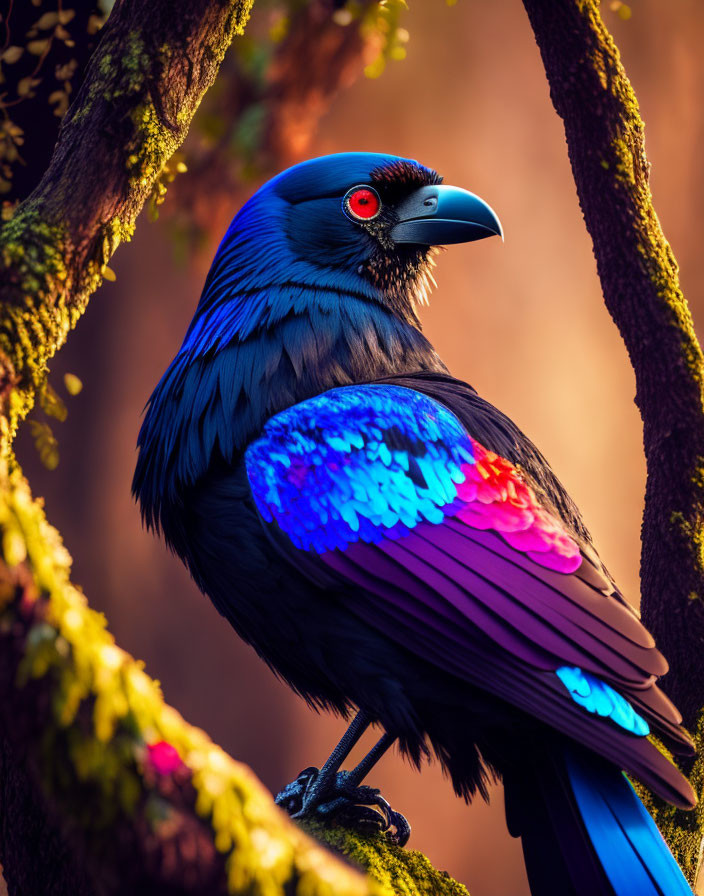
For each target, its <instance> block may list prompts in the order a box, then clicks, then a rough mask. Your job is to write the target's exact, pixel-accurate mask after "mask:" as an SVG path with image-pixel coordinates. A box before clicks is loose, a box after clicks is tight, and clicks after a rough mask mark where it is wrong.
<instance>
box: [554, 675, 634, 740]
mask: <svg viewBox="0 0 704 896" xmlns="http://www.w3.org/2000/svg"><path fill="white" fill-rule="evenodd" d="M556 675H557V677H558V678H559V679H560V681H561V682H562V683H563V684H564V686H565V687H566V688H567V690H568V691H569V692H570V696H571V697H572V699H573V700H574V701H575V703H579V705H580V706H583V707H584V708H585V709H586V710H587V712H591V713H595V714H596V715H598V716H603V717H605V718H609V719H611V721H612V722H615V723H616V724H617V725H619V726H620V727H621V728H625V729H626V731H630V732H631V733H632V734H637V735H638V736H639V737H645V736H646V735H648V734H650V726H649V725H648V723H647V722H646V721H645V719H644V718H643V717H642V716H639V715H638V713H637V712H636V711H635V709H633V707H632V706H631V704H630V703H629V702H628V700H626V699H625V697H622V696H621V694H619V693H618V692H617V691H615V690H614V689H613V688H612V687H611V686H610V685H608V684H606V682H604V681H601V680H600V679H599V678H596V677H595V676H594V675H590V674H589V672H584V671H583V670H582V669H580V668H578V667H577V666H561V667H560V668H559V669H557V670H556Z"/></svg>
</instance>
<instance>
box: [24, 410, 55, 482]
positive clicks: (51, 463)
mask: <svg viewBox="0 0 704 896" xmlns="http://www.w3.org/2000/svg"><path fill="white" fill-rule="evenodd" d="M29 427H30V430H31V432H32V437H33V439H34V447H35V448H36V449H37V452H38V453H39V460H40V461H41V462H42V463H43V464H44V466H45V467H46V468H47V470H55V469H56V468H57V467H58V465H59V443H58V442H57V441H56V437H55V436H54V433H53V432H52V431H51V427H50V426H49V424H48V423H39V421H37V420H30V421H29Z"/></svg>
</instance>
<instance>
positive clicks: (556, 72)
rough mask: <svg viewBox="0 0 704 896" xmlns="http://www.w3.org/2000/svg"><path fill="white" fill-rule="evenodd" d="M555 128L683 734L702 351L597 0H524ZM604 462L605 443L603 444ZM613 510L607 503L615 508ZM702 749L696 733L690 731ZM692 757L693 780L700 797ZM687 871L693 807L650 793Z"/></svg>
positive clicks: (701, 543) (700, 692) (695, 545)
mask: <svg viewBox="0 0 704 896" xmlns="http://www.w3.org/2000/svg"><path fill="white" fill-rule="evenodd" d="M523 2H524V6H525V8H526V11H527V12H528V16H529V19H530V22H531V25H532V27H533V31H534V33H535V37H536V40H537V43H538V47H539V48H540V53H541V55H542V58H543V63H544V65H545V72H546V74H547V78H548V83H549V85H550V96H551V98H552V101H553V104H554V106H555V109H556V111H557V113H558V115H559V116H560V117H561V118H562V120H563V122H564V125H565V135H566V137H567V148H568V151H569V157H570V162H571V164H572V171H573V174H574V179H575V183H576V185H577V193H578V195H579V201H580V204H581V207H582V211H583V213H584V220H585V223H586V225H587V229H588V231H589V233H590V235H591V238H592V243H593V247H594V256H595V258H596V263H597V269H598V272H599V277H600V279H601V285H602V289H603V293H604V301H605V303H606V307H607V308H608V310H609V313H610V314H611V316H612V318H613V319H614V322H615V323H616V326H617V327H618V329H619V332H620V333H621V336H622V338H623V341H624V343H625V345H626V349H627V350H628V354H629V357H630V359H631V363H632V365H633V371H634V373H635V379H636V404H637V405H638V408H639V410H640V413H641V417H642V420H643V445H644V448H645V457H646V462H647V470H648V478H647V485H646V494H645V513H644V516H643V527H642V554H641V611H642V614H643V620H644V622H645V624H646V625H647V627H648V628H649V629H650V631H651V632H652V633H653V635H654V636H655V639H656V641H657V643H658V646H659V647H660V648H661V649H662V651H663V653H664V654H665V656H666V657H667V659H668V661H669V663H670V672H669V673H668V674H667V675H666V676H665V678H664V679H663V688H664V689H665V690H666V691H667V693H668V694H669V696H670V697H671V698H672V699H673V700H674V702H675V703H676V704H677V706H678V707H679V708H680V710H681V711H682V714H683V717H684V721H685V724H686V725H687V726H689V727H690V728H691V729H694V730H695V731H696V728H697V725H698V724H701V723H700V721H699V720H700V718H701V714H702V708H703V707H704V665H703V664H702V662H701V652H702V648H704V401H703V397H704V359H703V358H702V352H701V348H700V346H699V343H698V342H697V338H696V336H695V333H694V327H693V324H692V318H691V315H690V313H689V308H688V307H687V303H686V302H685V299H684V296H683V295H682V292H681V290H680V286H679V278H678V274H677V263H676V261H675V258H674V255H673V253H672V249H671V248H670V246H669V244H668V242H667V240H666V239H665V237H664V235H663V232H662V230H661V228H660V223H659V221H658V218H657V215H656V214H655V209H654V208H653V201H652V196H651V193H650V187H649V183H648V180H649V170H650V166H649V163H648V159H647V157H646V155H645V144H644V127H643V121H642V120H641V117H640V112H639V109H638V103H637V101H636V97H635V94H634V92H633V88H632V87H631V84H630V82H629V81H628V78H627V77H626V73H625V71H624V69H623V66H622V65H621V61H620V57H619V53H618V50H617V49H616V45H615V44H614V41H613V39H612V37H611V35H610V34H609V32H608V31H607V29H606V27H605V25H604V23H603V21H602V19H601V16H600V14H599V3H598V2H597V0H523ZM614 459H615V461H616V462H617V463H618V462H622V460H621V459H620V458H619V457H618V446H617V445H615V446H614ZM615 512H616V513H618V512H619V511H618V508H615ZM698 742H699V745H700V753H701V743H702V741H701V731H700V732H699V739H698ZM702 774H703V769H702V758H701V755H700V757H699V759H698V760H697V763H696V767H695V769H694V772H693V778H692V780H693V784H694V786H695V789H696V791H697V793H698V795H700V796H701V793H702ZM651 809H652V810H653V811H654V813H655V818H656V820H657V821H658V823H659V824H660V827H661V828H662V830H663V832H664V833H665V834H666V836H667V838H668V840H669V842H670V846H671V848H672V849H673V850H674V852H675V855H676V856H677V858H678V860H679V861H680V863H681V864H682V866H683V867H684V868H685V869H686V871H687V873H688V874H689V876H690V879H692V878H693V876H694V873H695V869H696V867H697V863H698V861H699V854H700V843H701V840H702V828H703V825H702V818H701V810H697V812H696V813H689V814H688V813H685V812H677V811H675V810H674V809H672V808H670V807H668V806H665V805H663V804H661V803H660V802H659V801H653V800H651Z"/></svg>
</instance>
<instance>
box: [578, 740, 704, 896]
mask: <svg viewBox="0 0 704 896" xmlns="http://www.w3.org/2000/svg"><path fill="white" fill-rule="evenodd" d="M567 773H568V776H569V780H570V784H571V785H572V791H573V793H574V797H575V801H576V804H577V807H578V809H579V812H580V814H581V817H582V821H583V823H584V827H585V828H586V831H587V834H588V836H589V839H590V840H591V843H592V846H593V847H594V850H595V852H596V854H597V856H598V858H599V861H600V862H601V865H602V867H603V869H604V872H605V874H606V877H607V878H608V880H609V882H610V884H611V886H612V887H613V889H614V892H615V894H616V896H692V890H691V889H690V886H689V884H688V883H687V881H686V879H685V877H684V875H683V874H682V871H681V870H680V868H679V866H678V864H677V862H676V861H675V860H674V858H673V856H672V853H671V852H670V850H669V849H668V847H667V844H666V843H665V841H664V840H663V838H662V835H661V834H660V831H659V830H658V829H657V827H656V825H655V822H654V821H653V819H652V818H651V817H650V815H649V814H648V812H647V811H646V809H645V807H644V806H643V804H642V803H641V801H640V799H639V798H638V795H637V794H636V792H635V790H634V789H633V787H632V786H631V783H630V781H629V780H628V779H627V778H626V776H625V775H624V774H623V773H622V772H620V771H619V770H618V769H616V768H615V767H611V766H604V765H601V764H596V763H594V764H592V763H591V762H588V761H581V760H580V759H577V758H575V757H574V756H573V755H568V756H567Z"/></svg>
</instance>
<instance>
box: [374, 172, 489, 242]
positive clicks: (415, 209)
mask: <svg viewBox="0 0 704 896" xmlns="http://www.w3.org/2000/svg"><path fill="white" fill-rule="evenodd" d="M396 212H397V214H398V222H397V223H396V224H395V225H394V226H393V227H392V229H391V239H392V240H393V241H394V242H396V243H415V245H418V246H446V245H449V244H450V243H469V242H471V241H472V240H481V239H484V237H486V236H500V237H501V239H503V238H504V232H503V229H502V227H501V222H500V221H499V219H498V218H497V216H496V214H495V212H494V211H493V209H492V208H491V207H490V206H489V205H487V203H486V202H484V200H483V199H480V198H479V197H478V196H475V195H474V193H470V192H468V191H467V190H462V189H461V188H460V187H446V186H444V185H443V184H436V185H433V186H428V187H421V188H420V189H419V190H416V191H415V192H413V193H412V194H411V195H410V196H409V197H408V198H407V199H405V200H404V201H403V202H402V203H401V204H400V205H399V206H398V208H397V209H396Z"/></svg>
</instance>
